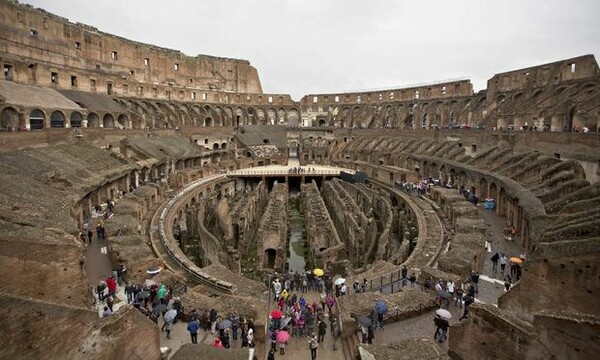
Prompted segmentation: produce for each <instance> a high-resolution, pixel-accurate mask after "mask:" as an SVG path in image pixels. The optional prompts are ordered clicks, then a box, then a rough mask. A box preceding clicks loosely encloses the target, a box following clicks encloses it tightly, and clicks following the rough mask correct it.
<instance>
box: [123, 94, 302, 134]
mask: <svg viewBox="0 0 600 360" xmlns="http://www.w3.org/2000/svg"><path fill="white" fill-rule="evenodd" d="M117 101H118V102H119V103H120V104H121V105H122V106H124V107H125V108H126V109H127V110H129V111H131V112H133V113H135V114H136V115H137V116H139V117H140V118H141V120H142V122H143V123H144V124H145V126H146V127H151V128H177V127H182V126H194V127H196V126H200V127H235V126H244V125H291V126H297V125H298V124H299V122H300V112H299V111H298V109H296V108H294V107H279V108H274V107H262V106H247V107H241V106H238V107H232V106H221V105H215V104H205V105H200V104H190V103H174V102H161V101H148V100H141V99H140V100H135V99H118V100H117Z"/></svg>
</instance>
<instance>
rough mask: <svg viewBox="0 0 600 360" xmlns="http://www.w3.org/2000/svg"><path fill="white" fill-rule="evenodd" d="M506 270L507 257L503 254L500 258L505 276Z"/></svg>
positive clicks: (501, 268)
mask: <svg viewBox="0 0 600 360" xmlns="http://www.w3.org/2000/svg"><path fill="white" fill-rule="evenodd" d="M505 268H506V255H504V254H502V255H501V256H500V270H501V271H502V274H504V269H505Z"/></svg>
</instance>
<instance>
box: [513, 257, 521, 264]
mask: <svg viewBox="0 0 600 360" xmlns="http://www.w3.org/2000/svg"><path fill="white" fill-rule="evenodd" d="M510 261H511V262H514V263H515V264H521V263H522V262H523V259H521V258H518V257H516V256H513V257H511V258H510Z"/></svg>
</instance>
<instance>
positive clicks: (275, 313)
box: [271, 309, 283, 319]
mask: <svg viewBox="0 0 600 360" xmlns="http://www.w3.org/2000/svg"><path fill="white" fill-rule="evenodd" d="M282 316H283V313H282V312H281V311H280V310H278V309H275V310H273V311H271V317H272V318H273V319H281V317H282Z"/></svg>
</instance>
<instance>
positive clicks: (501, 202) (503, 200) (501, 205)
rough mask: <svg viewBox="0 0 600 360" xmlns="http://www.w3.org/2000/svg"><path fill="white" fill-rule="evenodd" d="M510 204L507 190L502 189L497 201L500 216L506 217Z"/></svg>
mask: <svg viewBox="0 0 600 360" xmlns="http://www.w3.org/2000/svg"><path fill="white" fill-rule="evenodd" d="M509 203H510V199H509V197H508V194H507V193H506V190H504V188H500V192H499V193H498V199H497V200H496V206H497V209H498V215H500V216H504V215H505V214H506V209H507V207H508V205H509Z"/></svg>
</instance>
